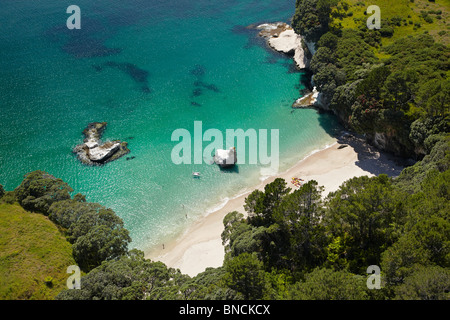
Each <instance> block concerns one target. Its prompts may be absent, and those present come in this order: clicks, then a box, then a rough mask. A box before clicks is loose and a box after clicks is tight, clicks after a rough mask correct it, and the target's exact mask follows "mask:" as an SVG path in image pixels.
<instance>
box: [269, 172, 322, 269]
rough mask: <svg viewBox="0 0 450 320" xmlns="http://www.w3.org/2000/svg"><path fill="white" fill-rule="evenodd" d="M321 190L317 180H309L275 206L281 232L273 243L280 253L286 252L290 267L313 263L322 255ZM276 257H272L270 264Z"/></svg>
mask: <svg viewBox="0 0 450 320" xmlns="http://www.w3.org/2000/svg"><path fill="white" fill-rule="evenodd" d="M322 192H323V187H319V185H318V183H317V181H314V180H311V181H308V182H307V183H305V184H304V185H302V186H301V187H300V189H298V190H295V191H294V192H292V193H290V194H288V195H286V196H285V197H284V198H283V200H282V202H281V204H280V205H279V206H278V207H277V208H276V209H275V210H274V218H275V222H276V223H277V225H279V226H280V228H279V229H280V232H281V233H282V234H283V236H280V237H279V239H280V240H281V241H278V242H277V243H276V247H277V248H278V249H279V251H280V252H279V255H281V256H283V255H285V256H286V257H287V258H288V259H289V260H290V261H291V265H290V266H289V267H290V268H291V270H292V269H295V268H300V269H303V268H307V267H311V266H314V265H316V264H317V263H319V261H321V259H322V258H323V257H322V256H323V245H324V242H325V239H324V238H323V236H322V235H323V231H324V230H323V229H322V228H321V226H320V224H319V222H320V219H321V218H322V206H323V203H322V201H321V199H322V198H321V193H322ZM277 260H279V259H277V258H276V257H272V264H274V261H277Z"/></svg>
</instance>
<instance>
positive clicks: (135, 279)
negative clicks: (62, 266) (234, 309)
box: [57, 249, 189, 300]
mask: <svg viewBox="0 0 450 320" xmlns="http://www.w3.org/2000/svg"><path fill="white" fill-rule="evenodd" d="M188 279H189V277H188V276H183V275H181V273H180V272H179V271H176V270H174V269H172V268H167V267H166V266H165V265H164V264H163V263H162V262H152V261H150V260H147V259H145V258H144V253H143V252H142V251H138V250H136V249H133V250H131V251H130V252H129V253H128V254H126V255H123V256H121V257H120V259H117V260H112V261H106V262H104V263H103V264H102V265H101V266H99V267H97V268H95V269H93V270H92V271H90V272H89V273H88V274H87V275H85V276H83V277H82V278H81V289H80V290H64V291H62V292H61V293H60V294H59V295H58V296H57V299H58V300H143V299H146V298H150V299H178V298H181V297H180V296H179V293H178V292H179V290H180V287H181V286H182V284H183V283H184V282H185V281H187V280H188ZM174 292H175V294H174Z"/></svg>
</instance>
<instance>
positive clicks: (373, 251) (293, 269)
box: [0, 0, 450, 300]
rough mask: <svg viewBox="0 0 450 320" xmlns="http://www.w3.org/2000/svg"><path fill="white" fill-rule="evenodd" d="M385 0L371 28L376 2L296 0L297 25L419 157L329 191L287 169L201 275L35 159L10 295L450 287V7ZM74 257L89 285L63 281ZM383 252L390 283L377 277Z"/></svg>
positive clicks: (244, 295) (365, 130) (321, 66)
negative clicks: (152, 249) (146, 245)
mask: <svg viewBox="0 0 450 320" xmlns="http://www.w3.org/2000/svg"><path fill="white" fill-rule="evenodd" d="M376 2H377V3H378V4H379V5H380V7H381V9H382V17H383V23H382V28H381V29H380V30H368V29H367V27H366V25H365V21H366V17H367V16H366V15H365V13H364V12H365V9H366V8H367V5H368V4H366V3H363V2H361V1H353V0H348V1H337V0H297V3H296V6H297V10H296V14H295V16H294V18H293V24H292V25H293V26H294V28H295V29H296V31H297V32H299V33H300V34H302V35H304V36H305V39H306V41H309V42H313V43H316V49H317V52H316V53H315V55H314V57H313V59H312V61H311V70H312V71H313V73H314V82H315V85H316V86H317V88H318V90H319V91H320V92H321V94H322V95H323V97H324V99H325V101H326V102H327V103H326V106H325V107H326V108H327V109H328V110H331V111H332V112H334V113H335V114H336V115H337V116H338V117H339V119H340V120H341V121H342V122H343V123H344V124H345V125H346V126H347V127H348V128H350V129H352V130H354V131H356V132H359V133H362V134H365V135H366V137H367V138H368V140H369V141H370V142H372V143H374V144H375V145H377V146H378V147H380V148H381V149H384V150H388V151H391V152H393V153H396V154H399V155H402V156H406V157H415V158H417V159H418V160H419V161H418V162H416V163H415V164H414V165H412V166H410V167H407V168H405V169H404V170H403V171H402V173H401V174H400V176H399V177H397V178H390V177H388V176H386V175H379V176H376V177H371V178H369V177H355V178H352V179H350V180H348V181H346V182H344V183H343V184H342V185H341V186H340V187H339V188H338V190H337V191H335V192H332V193H330V194H329V195H328V196H326V197H324V196H323V187H321V186H320V185H319V184H318V183H317V182H316V181H309V182H307V183H305V184H303V185H302V186H301V187H300V188H298V189H295V190H292V189H291V188H289V187H288V185H287V182H286V181H284V180H283V179H276V180H275V181H274V182H272V183H270V184H267V185H266V187H265V188H264V190H262V191H261V190H255V191H253V192H252V193H251V194H250V195H249V196H248V197H247V198H246V200H245V206H244V208H245V211H246V213H247V214H246V215H244V214H243V213H241V212H230V213H229V214H228V215H226V217H225V219H224V221H223V224H224V231H223V233H222V235H221V236H222V241H223V245H224V249H225V260H224V263H223V265H222V266H221V267H219V268H208V269H206V270H205V271H204V272H202V273H200V274H198V275H197V276H195V277H190V276H188V275H185V274H182V273H181V272H180V270H176V269H174V268H169V267H167V266H166V265H165V264H163V263H162V262H157V261H151V260H148V259H145V258H144V253H143V252H142V251H139V250H136V249H132V250H130V249H129V244H130V242H131V238H130V236H129V232H128V230H126V228H125V227H124V223H123V221H122V219H121V218H120V217H118V216H117V215H116V214H115V213H114V211H113V210H111V209H109V208H106V207H104V206H102V205H101V204H98V203H91V202H88V201H87V200H86V197H85V196H84V195H82V194H75V195H73V189H72V188H71V187H70V186H69V185H68V184H67V183H66V182H64V181H63V180H61V179H58V178H57V177H54V176H52V175H51V174H49V173H46V172H43V171H34V172H31V173H29V174H27V175H26V176H25V178H24V180H23V181H22V183H21V184H20V185H19V186H18V187H17V188H16V189H15V190H13V191H5V190H4V189H3V187H2V186H1V185H0V231H1V232H0V248H1V250H0V252H1V255H0V257H1V259H0V275H1V277H0V279H1V282H0V299H33V298H35V299H54V298H55V299H60V300H71V299H86V300H91V299H92V300H93V299H103V300H112V299H119V300H136V299H138V300H143V299H153V300H164V299H171V300H202V299H221V300H223V299H229V300H234V299H235V300H239V299H327V300H336V299H340V300H386V299H441V300H448V299H449V298H450V292H449V290H450V288H449V283H450V269H449V268H450V221H449V212H450V201H449V200H450V135H449V132H448V131H449V125H448V117H449V114H448V112H449V99H450V98H449V96H450V92H449V91H450V84H449V80H448V71H449V63H448V56H449V49H448V36H447V31H446V30H445V29H446V28H442V29H441V30H440V31H437V30H436V29H437V28H441V27H442V26H443V25H446V22H445V21H446V19H447V18H448V8H447V4H446V3H444V2H443V1H436V2H429V1H424V0H423V1H419V0H415V1H412V2H411V1H409V0H404V1H403V0H402V1H400V0H399V1H387V0H386V1H376ZM427 4H428V5H429V6H428V7H427V6H426V5H427ZM422 11H423V12H422ZM438 17H441V18H438ZM424 31H425V32H424ZM441 31H446V33H443V32H441ZM74 264H76V265H78V266H79V267H80V268H81V270H82V271H83V276H82V278H81V289H80V290H68V289H64V288H65V279H67V277H68V275H67V274H66V269H67V267H68V266H70V265H74ZM371 265H378V266H379V267H380V269H381V280H382V284H381V289H378V290H377V289H369V288H368V287H367V285H366V283H367V282H366V281H367V277H368V274H367V268H368V267H369V266H371Z"/></svg>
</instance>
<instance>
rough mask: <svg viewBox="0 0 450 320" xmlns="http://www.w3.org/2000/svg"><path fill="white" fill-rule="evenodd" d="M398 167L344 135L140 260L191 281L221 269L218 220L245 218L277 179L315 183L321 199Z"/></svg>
mask: <svg viewBox="0 0 450 320" xmlns="http://www.w3.org/2000/svg"><path fill="white" fill-rule="evenodd" d="M402 169H403V166H401V165H398V164H397V162H396V159H395V158H393V157H391V156H388V155H386V154H384V153H380V152H379V151H378V150H376V149H375V148H373V147H371V146H369V145H368V144H367V143H365V142H364V141H363V140H362V139H360V138H356V137H353V136H352V135H348V134H347V135H345V136H342V137H340V138H338V139H336V140H335V142H334V143H333V144H331V145H329V146H327V147H325V148H324V149H319V150H316V151H313V152H312V153H310V154H309V155H307V156H306V157H304V158H302V159H301V160H300V161H299V162H297V163H296V164H294V165H293V166H292V167H290V168H289V169H288V170H286V171H284V172H281V173H278V174H276V175H274V176H271V177H268V178H267V179H265V180H263V181H261V182H260V183H258V185H256V186H254V187H253V188H251V189H250V191H248V192H245V193H241V194H238V195H236V196H235V197H233V198H231V199H230V200H228V201H227V202H226V203H225V205H220V206H218V207H217V208H218V209H217V210H215V211H212V212H210V213H209V214H208V215H206V216H204V217H201V218H199V219H198V220H197V221H195V222H194V223H193V224H192V225H190V226H189V227H188V228H187V230H186V231H185V232H184V233H183V234H182V235H180V236H179V237H177V238H176V239H173V240H172V241H170V242H168V243H166V244H165V245H164V248H162V247H158V248H153V249H150V250H148V251H146V252H145V257H146V258H147V259H151V260H153V261H161V262H163V263H165V264H166V265H167V266H168V267H172V268H175V269H180V271H181V272H182V273H184V274H188V275H189V276H195V275H197V274H198V273H200V272H203V271H204V270H205V269H206V268H208V267H220V266H222V263H223V259H224V248H223V246H222V240H221V233H222V231H223V229H224V226H223V218H224V217H225V216H226V215H227V214H228V213H229V212H232V211H238V212H240V213H243V214H244V215H246V212H245V210H244V201H245V198H246V197H247V196H248V195H249V194H250V193H251V192H253V190H256V189H259V190H263V189H264V187H265V185H267V184H269V183H271V182H273V181H274V180H275V179H276V178H283V179H284V180H286V182H287V183H288V186H289V187H291V188H295V187H294V185H292V184H291V178H293V177H298V178H301V179H303V180H304V181H305V182H307V181H310V180H316V181H317V182H318V183H319V185H321V186H323V187H324V188H325V189H324V192H323V194H322V195H323V196H324V197H325V196H327V195H328V194H329V193H330V192H333V191H336V190H337V189H338V188H339V186H340V185H341V184H342V183H343V182H344V181H346V180H348V179H351V178H353V177H359V176H369V177H372V176H375V175H378V174H381V173H385V174H388V175H389V176H397V175H398V174H399V173H400V171H401V170H402Z"/></svg>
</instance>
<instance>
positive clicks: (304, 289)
mask: <svg viewBox="0 0 450 320" xmlns="http://www.w3.org/2000/svg"><path fill="white" fill-rule="evenodd" d="M368 298H369V297H368V294H367V287H366V279H365V278H364V277H362V276H356V275H354V274H351V273H349V272H347V271H333V270H330V269H325V268H322V269H320V268H316V269H315V270H314V271H312V272H311V273H308V274H307V275H306V277H305V281H300V282H297V283H295V284H294V285H292V286H291V287H290V290H289V299H292V300H367V299H368Z"/></svg>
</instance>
